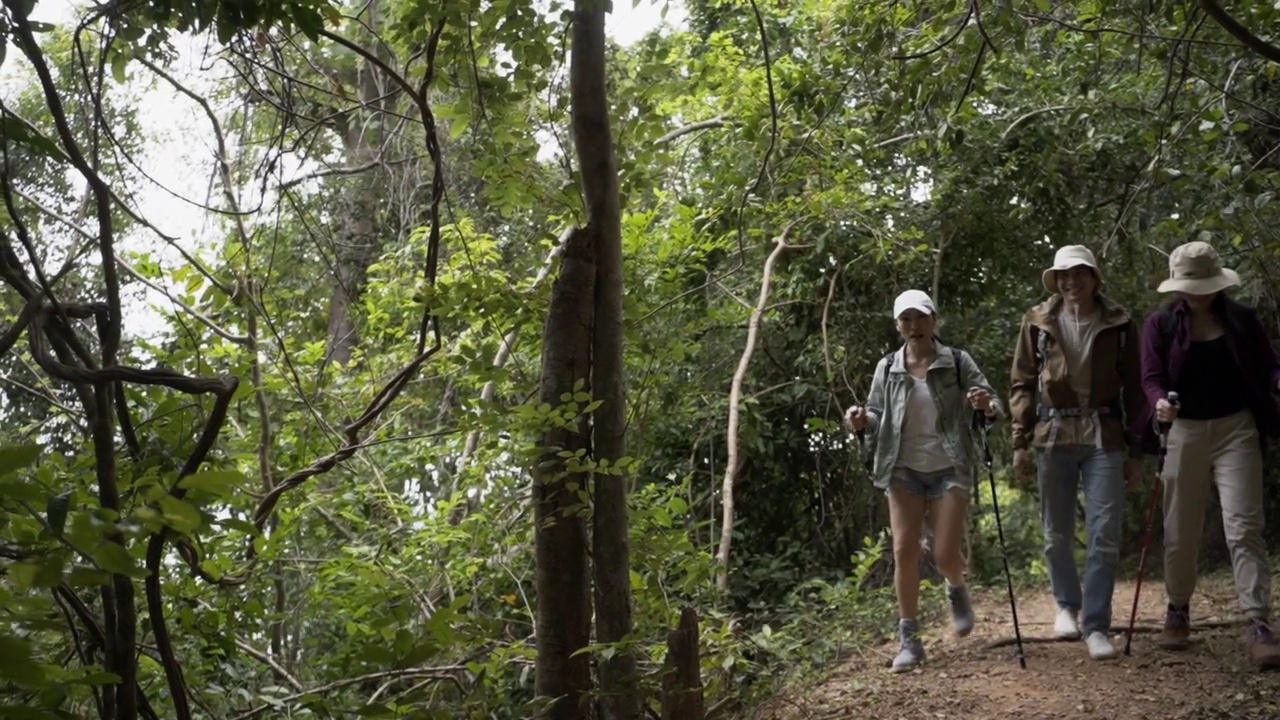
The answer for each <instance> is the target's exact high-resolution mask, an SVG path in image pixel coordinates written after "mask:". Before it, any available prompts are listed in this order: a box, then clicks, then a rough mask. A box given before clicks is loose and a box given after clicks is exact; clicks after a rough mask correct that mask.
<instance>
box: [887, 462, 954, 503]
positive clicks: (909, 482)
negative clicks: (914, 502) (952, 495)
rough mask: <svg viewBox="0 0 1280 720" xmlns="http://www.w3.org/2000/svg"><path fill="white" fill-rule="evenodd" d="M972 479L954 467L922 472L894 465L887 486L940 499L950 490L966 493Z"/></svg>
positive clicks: (926, 497)
mask: <svg viewBox="0 0 1280 720" xmlns="http://www.w3.org/2000/svg"><path fill="white" fill-rule="evenodd" d="M972 480H973V478H972V477H970V476H968V475H966V474H964V473H959V472H956V469H955V468H946V469H945V470H937V471H935V472H927V473H922V472H917V471H915V470H912V469H910V468H905V467H896V468H894V469H893V475H892V476H891V477H890V479H889V487H890V488H894V487H899V488H902V489H903V490H906V491H907V492H909V493H911V494H912V495H916V496H919V497H922V498H924V499H926V500H930V501H932V500H940V499H942V496H943V495H946V494H947V492H948V491H950V490H962V491H964V492H965V493H966V494H968V492H969V487H970V486H971V485H972V484H973V482H972ZM887 492H888V491H886V493H887Z"/></svg>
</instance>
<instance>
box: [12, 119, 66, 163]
mask: <svg viewBox="0 0 1280 720" xmlns="http://www.w3.org/2000/svg"><path fill="white" fill-rule="evenodd" d="M0 139H4V140H8V141H10V142H13V143H15V144H18V145H22V146H25V147H26V148H28V149H29V150H31V151H32V152H35V153H37V154H40V155H44V156H45V157H47V158H51V159H53V160H57V161H59V162H65V161H66V160H67V156H66V155H65V154H63V152H62V148H60V147H58V144H57V143H55V142H54V141H52V140H50V139H49V138H47V137H45V136H44V135H41V134H40V133H39V131H37V130H36V129H35V128H33V127H31V126H30V125H28V124H26V123H25V122H23V121H22V120H20V119H18V118H17V117H15V116H13V115H6V116H4V117H3V118H0Z"/></svg>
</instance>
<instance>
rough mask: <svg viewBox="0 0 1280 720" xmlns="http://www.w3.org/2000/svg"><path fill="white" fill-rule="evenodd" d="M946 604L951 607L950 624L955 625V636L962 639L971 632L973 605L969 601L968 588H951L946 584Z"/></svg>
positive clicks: (963, 586)
mask: <svg viewBox="0 0 1280 720" xmlns="http://www.w3.org/2000/svg"><path fill="white" fill-rule="evenodd" d="M947 602H948V603H950V605H951V622H952V624H953V625H955V628H956V635H959V636H960V637H964V636H965V635H968V634H969V633H971V632H973V603H972V602H971V601H970V600H969V588H968V587H967V586H965V585H961V586H960V587H952V586H951V583H947Z"/></svg>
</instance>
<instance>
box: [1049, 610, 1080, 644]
mask: <svg viewBox="0 0 1280 720" xmlns="http://www.w3.org/2000/svg"><path fill="white" fill-rule="evenodd" d="M1053 636H1054V637H1056V638H1058V639H1060V640H1078V639H1079V638H1080V623H1079V622H1077V621H1076V613H1075V611H1074V610H1071V609H1069V608H1061V609H1060V610H1058V618H1057V619H1056V620H1054V622H1053Z"/></svg>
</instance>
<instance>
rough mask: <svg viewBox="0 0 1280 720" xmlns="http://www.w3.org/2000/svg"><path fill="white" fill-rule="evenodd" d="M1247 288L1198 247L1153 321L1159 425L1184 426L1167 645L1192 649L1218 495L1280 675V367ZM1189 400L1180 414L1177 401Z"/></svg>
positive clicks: (1171, 480) (1147, 337) (1150, 349)
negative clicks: (1278, 564) (1266, 477)
mask: <svg viewBox="0 0 1280 720" xmlns="http://www.w3.org/2000/svg"><path fill="white" fill-rule="evenodd" d="M1239 283H1240V276H1239V275H1237V274H1236V272H1235V271H1234V270H1231V269H1228V268H1224V267H1222V261H1221V259H1220V258H1219V256H1218V253H1217V252H1216V251H1215V250H1214V249H1213V247H1211V246H1210V245H1208V244H1207V243H1203V242H1191V243H1187V244H1185V245H1181V246H1179V247H1177V248H1175V249H1174V251H1173V252H1172V253H1171V254H1170V255H1169V279H1167V280H1165V281H1164V282H1163V283H1161V284H1160V287H1159V291H1160V292H1162V293H1172V294H1173V301H1172V302H1171V303H1170V304H1169V305H1168V306H1167V307H1165V308H1164V309H1162V310H1159V311H1157V312H1155V313H1152V314H1151V315H1150V316H1149V317H1148V318H1147V323H1146V327H1145V328H1144V330H1143V347H1142V376H1143V389H1144V390H1145V391H1146V394H1147V398H1148V400H1149V402H1150V407H1151V408H1154V413H1152V412H1151V411H1148V413H1147V415H1146V417H1145V418H1144V420H1143V422H1142V424H1141V425H1140V426H1139V428H1140V429H1141V430H1143V431H1145V432H1148V433H1153V431H1152V430H1151V427H1152V423H1151V416H1152V414H1154V415H1155V419H1156V420H1157V421H1159V422H1165V423H1170V422H1171V423H1172V427H1171V428H1170V429H1169V438H1168V454H1167V455H1166V457H1165V466H1164V475H1163V477H1162V480H1163V482H1164V582H1165V591H1166V592H1167V593H1168V608H1167V611H1166V615H1165V625H1164V630H1163V632H1161V633H1160V635H1159V636H1158V637H1157V639H1156V642H1157V643H1158V644H1159V645H1161V646H1162V647H1165V648H1168V649H1175V650H1177V649H1183V648H1185V647H1186V646H1187V644H1188V640H1189V635H1190V624H1191V619H1190V610H1191V606H1190V601H1191V595H1192V593H1193V592H1194V591H1195V586H1196V560H1197V556H1198V555H1199V552H1200V537H1201V533H1202V532H1203V530H1204V515H1205V507H1206V506H1207V505H1208V500H1209V486H1210V484H1215V485H1217V486H1218V498H1219V500H1220V502H1221V504H1222V525H1223V530H1224V531H1225V534H1226V540H1227V546H1228V547H1229V548H1230V550H1231V564H1232V568H1233V570H1234V574H1235V584H1236V593H1237V596H1238V599H1239V602H1240V608H1241V610H1242V611H1243V612H1244V614H1245V616H1246V617H1248V618H1249V619H1250V621H1251V622H1250V630H1249V645H1248V654H1249V658H1250V660H1252V661H1253V662H1254V663H1255V664H1256V665H1259V666H1261V667H1277V666H1280V644H1277V642H1276V637H1275V635H1274V634H1273V633H1272V631H1271V627H1270V624H1269V616H1270V613H1271V570H1270V568H1269V566H1268V562H1267V549H1266V546H1265V544H1264V542H1263V539H1262V530H1263V514H1262V436H1263V435H1265V436H1268V437H1272V438H1274V437H1276V436H1277V435H1280V411H1278V410H1277V407H1276V403H1275V401H1274V400H1273V399H1272V395H1271V394H1272V392H1273V391H1275V390H1276V389H1277V388H1278V387H1280V363H1277V361H1276V355H1275V352H1274V351H1273V350H1272V348H1271V341H1270V339H1269V338H1268V337H1267V333H1266V330H1265V329H1264V328H1263V326H1262V323H1261V322H1260V321H1259V320H1258V314H1257V312H1256V311H1255V310H1254V309H1253V308H1251V307H1248V306H1247V305H1243V304H1241V303H1239V302H1237V301H1235V300H1233V299H1231V298H1230V297H1228V296H1227V294H1226V292H1225V291H1226V290H1227V288H1230V287H1232V286H1234V285H1238V284H1239ZM1171 391H1173V392H1177V393H1178V405H1177V406H1174V405H1172V404H1170V403H1169V400H1168V395H1169V393H1170V392H1171Z"/></svg>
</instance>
